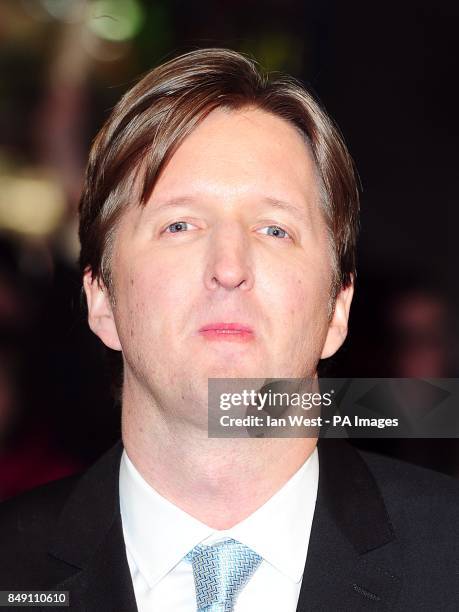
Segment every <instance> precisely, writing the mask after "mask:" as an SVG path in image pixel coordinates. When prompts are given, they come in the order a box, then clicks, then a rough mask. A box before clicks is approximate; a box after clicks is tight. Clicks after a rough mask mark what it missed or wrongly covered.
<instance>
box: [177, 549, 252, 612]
mask: <svg viewBox="0 0 459 612" xmlns="http://www.w3.org/2000/svg"><path fill="white" fill-rule="evenodd" d="M185 560H186V561H189V562H191V564H192V565H193V576H194V584H195V587H196V601H197V605H198V608H197V612H232V611H233V609H234V604H235V602H236V598H237V596H238V594H239V593H240V591H241V590H242V588H243V587H244V586H245V584H246V583H247V582H248V580H249V578H250V577H251V575H252V574H253V573H254V571H255V570H256V569H257V567H258V566H259V565H260V563H261V562H262V558H261V557H260V555H257V553H256V552H254V551H253V550H251V549H250V548H248V547H247V546H245V545H244V544H241V543H240V542H237V541H236V540H225V541H224V542H218V543H217V544H214V545H213V546H205V545H203V544H198V545H197V546H195V547H194V548H193V550H191V551H190V552H189V553H188V554H187V555H186V556H185Z"/></svg>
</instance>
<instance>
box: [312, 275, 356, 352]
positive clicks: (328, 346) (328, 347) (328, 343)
mask: <svg viewBox="0 0 459 612" xmlns="http://www.w3.org/2000/svg"><path fill="white" fill-rule="evenodd" d="M353 295H354V279H353V278H352V280H351V284H350V285H349V286H348V287H346V288H345V289H341V290H340V292H339V294H338V296H337V298H336V303H335V309H334V311H333V317H332V319H331V321H330V323H329V326H328V332H327V338H326V339H325V344H324V347H323V349H322V355H321V356H320V358H321V359H326V358H327V357H331V356H332V355H334V354H335V353H336V351H337V350H338V349H339V348H340V346H341V345H342V344H343V342H344V341H345V339H346V336H347V323H348V320H349V311H350V309H351V302H352V296H353Z"/></svg>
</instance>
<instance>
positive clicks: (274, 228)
mask: <svg viewBox="0 0 459 612" xmlns="http://www.w3.org/2000/svg"><path fill="white" fill-rule="evenodd" d="M262 229H263V230H264V229H267V230H271V232H268V234H267V235H268V236H274V237H275V238H290V235H289V234H288V233H287V232H286V231H285V230H284V229H282V228H281V227H279V226H278V225H267V226H266V227H263V228H262Z"/></svg>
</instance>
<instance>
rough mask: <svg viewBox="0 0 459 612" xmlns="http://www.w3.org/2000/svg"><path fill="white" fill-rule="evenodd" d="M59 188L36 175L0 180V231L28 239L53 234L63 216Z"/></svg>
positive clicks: (50, 181) (4, 177)
mask: <svg viewBox="0 0 459 612" xmlns="http://www.w3.org/2000/svg"><path fill="white" fill-rule="evenodd" d="M65 209H66V202H65V195H64V192H63V190H62V189H61V187H60V185H59V184H58V183H57V182H56V181H54V180H53V179H52V178H50V177H49V176H46V175H44V174H42V175H39V174H37V172H36V171H33V170H31V171H29V172H28V173H24V174H20V175H4V176H0V229H4V230H10V231H14V232H19V233H20V234H28V235H32V236H46V235H48V234H51V233H52V232H54V231H55V230H56V229H57V227H58V226H59V224H60V223H61V221H62V219H63V216H64V214H65Z"/></svg>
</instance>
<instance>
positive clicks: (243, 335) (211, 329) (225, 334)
mask: <svg viewBox="0 0 459 612" xmlns="http://www.w3.org/2000/svg"><path fill="white" fill-rule="evenodd" d="M199 334H200V335H201V336H202V337H204V338H206V339H207V340H224V341H227V342H228V341H230V342H248V341H250V340H253V338H254V332H253V329H252V328H251V327H249V326H248V325H243V324H242V323H225V322H217V323H208V324H206V325H203V326H202V327H201V328H200V329H199Z"/></svg>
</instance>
